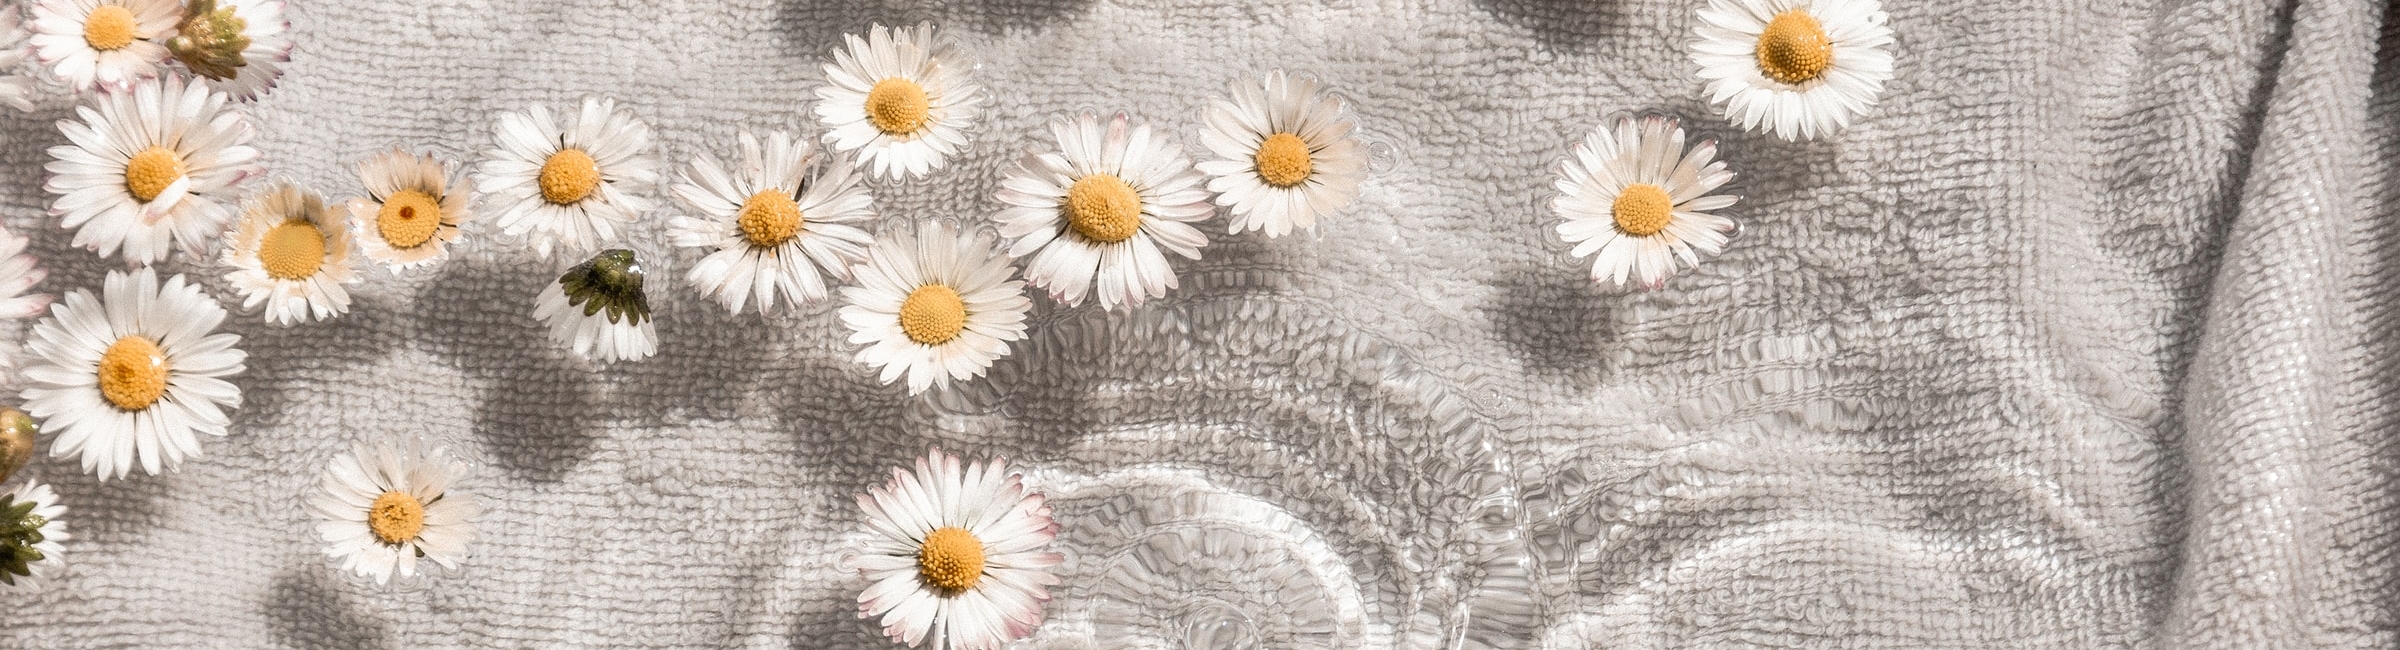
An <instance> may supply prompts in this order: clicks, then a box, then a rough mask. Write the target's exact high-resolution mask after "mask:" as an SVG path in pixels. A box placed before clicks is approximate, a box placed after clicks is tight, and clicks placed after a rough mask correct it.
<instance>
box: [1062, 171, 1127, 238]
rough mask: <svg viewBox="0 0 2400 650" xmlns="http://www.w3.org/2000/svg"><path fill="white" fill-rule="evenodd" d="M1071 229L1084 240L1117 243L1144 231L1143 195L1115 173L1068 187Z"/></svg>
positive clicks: (1068, 219) (1079, 180)
mask: <svg viewBox="0 0 2400 650" xmlns="http://www.w3.org/2000/svg"><path fill="white" fill-rule="evenodd" d="M1066 212H1067V226H1068V227H1071V228H1074V229H1075V234H1079V235H1083V238H1084V239H1089V240H1092V241H1096V242H1100V243H1103V244H1114V243H1117V242H1121V241H1125V240H1127V239H1130V238H1132V237H1133V233H1135V232H1139V231H1140V230H1141V228H1142V195H1140V194H1136V193H1134V191H1133V186H1131V185H1126V184H1125V181H1124V180H1123V179H1119V178H1117V177H1116V176H1115V175H1113V174H1093V175H1090V176H1085V177H1083V178H1080V179H1076V180H1075V186H1074V187H1070V188H1067V205H1066Z"/></svg>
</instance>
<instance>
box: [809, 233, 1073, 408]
mask: <svg viewBox="0 0 2400 650" xmlns="http://www.w3.org/2000/svg"><path fill="white" fill-rule="evenodd" d="M1016 273H1017V269H1016V267H1013V266H1009V264H1008V258H1007V257H1006V256H1003V255H1001V254H1000V251H998V250H996V249H995V247H994V245H993V242H992V241H990V240H989V239H987V238H985V237H983V236H982V235H980V234H979V233H961V232H958V231H956V230H953V229H952V228H950V227H949V226H947V225H936V224H926V225H923V226H920V227H918V228H917V229H916V232H915V233H910V232H907V231H903V230H894V231H892V232H887V233H885V234H884V236H883V237H882V238H880V239H878V240H876V242H875V247H874V248H873V249H870V250H869V251H867V261H866V263H865V264H860V265H859V266H858V268H857V270H856V271H854V272H853V274H854V275H856V276H858V285H857V286H852V287H843V288H842V298H843V299H844V300H846V301H848V302H849V303H850V305H849V306H847V307H843V308H842V322H843V323H846V324H848V325H849V326H850V332H851V334H850V342H851V343H854V344H855V343H865V344H867V347H866V349H863V350H859V351H858V362H859V363H864V364H867V365H869V366H874V367H877V368H882V369H883V379H882V381H883V383H886V384H889V383H892V380H894V379H898V378H900V376H901V375H903V374H906V375H908V392H909V394H911V395H914V394H917V393H922V392H925V389H926V388H928V387H932V386H949V385H950V382H952V381H966V380H969V379H973V378H975V377H981V376H983V371H984V370H986V369H989V368H991V367H992V362H993V361H995V360H998V359H999V358H1000V357H1005V356H1008V344H1009V342H1010V341H1016V340H1019V339H1023V338H1025V312H1027V311H1029V310H1031V309H1032V308H1033V300H1031V299H1029V298H1026V297H1025V283H1024V282H1021V281H1018V280H1016V279H1014V276H1015V275H1016Z"/></svg>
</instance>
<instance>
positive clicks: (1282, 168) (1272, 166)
mask: <svg viewBox="0 0 2400 650" xmlns="http://www.w3.org/2000/svg"><path fill="white" fill-rule="evenodd" d="M1251 162H1252V163H1255V164H1257V165H1258V177H1259V179H1261V180H1265V181H1266V182H1267V184H1268V185H1273V186H1276V187H1291V186H1294V185H1299V184H1300V183H1301V182H1302V181H1306V180H1308V175H1309V173H1310V172H1311V171H1314V170H1315V169H1316V165H1315V163H1314V161H1312V160H1310V159H1309V157H1308V143H1306V142H1302V141H1300V136H1297V135H1292V134H1290V133H1277V134H1275V135H1270V136H1267V141H1266V142H1261V143H1259V144H1258V154H1257V155H1255V156H1252V157H1251Z"/></svg>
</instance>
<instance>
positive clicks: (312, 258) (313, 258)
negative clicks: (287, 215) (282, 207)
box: [258, 219, 325, 280]
mask: <svg viewBox="0 0 2400 650" xmlns="http://www.w3.org/2000/svg"><path fill="white" fill-rule="evenodd" d="M258 265H259V266H261V267H265V268H266V270H267V277H271V278H275V279H277V280H305V279H308V277H309V276H312V275H316V274H317V269H318V268H321V267H323V266H324V265H325V232H324V231H321V230H318V229H317V224H314V223H310V222H309V221H308V220H306V219H292V220H288V221H285V222H283V223H279V224H275V227H274V228H270V229H268V230H267V236H266V237H262V238H260V239H259V241H258Z"/></svg>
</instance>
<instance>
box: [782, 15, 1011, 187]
mask: <svg viewBox="0 0 2400 650" xmlns="http://www.w3.org/2000/svg"><path fill="white" fill-rule="evenodd" d="M842 38H843V39H845V40H847V41H848V42H849V47H847V48H845V49H838V50H834V52H833V63H830V64H826V66H825V80H826V82H828V83H826V85H824V86H822V87H819V88H817V100H818V101H817V121H818V122H819V123H821V124H823V125H825V144H828V145H832V146H833V148H834V150H836V151H842V152H854V153H856V155H857V156H858V164H859V166H862V167H866V168H868V169H869V171H871V172H872V173H874V174H875V175H876V176H881V177H884V178H901V177H904V176H906V177H919V176H924V175H926V174H928V173H931V172H932V171H933V170H935V169H940V168H941V166H942V164H943V163H945V162H948V161H949V159H950V157H951V156H953V155H957V154H958V153H959V152H960V151H963V150H965V149H966V148H967V129H969V128H973V127H974V126H975V117H976V115H977V114H978V113H979V112H980V111H981V108H980V107H981V105H982V104H983V88H982V87H979V86H976V85H975V84H974V82H972V81H970V80H969V79H968V78H967V76H966V71H965V70H963V69H962V68H964V67H965V66H964V64H963V63H961V62H959V61H957V60H955V59H956V54H955V52H954V49H955V48H953V47H952V46H951V44H950V41H949V39H947V38H944V37H943V36H942V35H940V34H936V33H934V31H933V25H932V24H930V23H926V24H919V25H917V26H916V27H915V28H913V29H912V28H907V27H903V28H899V29H889V28H885V27H884V26H882V25H876V26H875V28H874V29H872V30H869V31H868V32H867V36H866V38H859V37H858V35H856V34H844V35H842Z"/></svg>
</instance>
